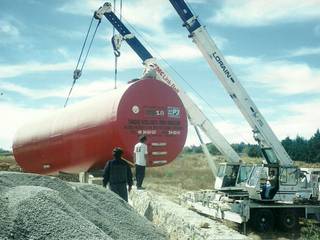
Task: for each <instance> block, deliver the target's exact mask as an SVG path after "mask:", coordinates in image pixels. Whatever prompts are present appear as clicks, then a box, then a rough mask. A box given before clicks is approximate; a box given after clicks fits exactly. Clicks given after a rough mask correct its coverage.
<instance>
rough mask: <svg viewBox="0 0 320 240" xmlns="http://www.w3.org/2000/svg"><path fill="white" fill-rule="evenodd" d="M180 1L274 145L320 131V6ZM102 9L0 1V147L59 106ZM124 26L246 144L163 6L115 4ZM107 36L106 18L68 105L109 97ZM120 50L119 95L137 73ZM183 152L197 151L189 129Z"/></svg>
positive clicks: (161, 0)
mask: <svg viewBox="0 0 320 240" xmlns="http://www.w3.org/2000/svg"><path fill="white" fill-rule="evenodd" d="M187 2H188V3H189V5H190V6H191V8H192V10H193V11H194V13H195V14H196V15H197V16H199V21H200V22H201V24H202V25H205V26H206V28H207V31H208V32H209V34H210V36H211V37H212V38H213V40H214V41H215V43H216V44H217V46H218V47H219V49H220V50H221V51H222V52H223V54H224V56H225V58H226V59H227V62H228V63H229V64H230V65H231V68H232V69H233V72H234V73H235V75H236V76H237V77H238V79H239V80H240V82H241V83H242V84H243V86H244V87H245V88H246V90H247V91H248V93H249V95H250V96H251V97H252V99H253V101H254V102H255V103H256V105H257V106H258V108H259V109H260V111H261V112H262V114H263V115H264V117H265V118H266V120H267V121H268V123H269V124H270V126H271V127H272V129H273V130H274V132H275V134H276V135H277V136H278V138H279V139H284V138H285V137H287V136H289V137H292V138H294V137H296V136H297V135H300V136H302V137H305V138H310V137H311V136H312V135H313V134H314V133H315V132H316V130H317V129H318V128H319V127H320V111H319V108H320V95H319V94H320V61H319V59H320V21H319V20H320V7H319V6H320V0H305V1H301V0H268V1H267V0H219V1H213V0H189V1H187ZM103 3H104V1H99V0H56V1H49V0H1V1H0V9H1V10H0V148H3V149H8V150H10V149H11V145H12V140H13V137H14V134H15V132H16V130H17V128H18V127H19V126H21V125H22V124H23V123H25V122H26V121H30V120H32V119H37V118H39V117H40V116H42V115H46V114H48V113H49V112H51V111H54V110H55V109H59V108H62V107H63V105H64V102H65V100H66V96H67V94H68V91H69V89H70V87H71V84H72V81H73V79H72V76H73V70H74V68H75V66H76V62H77V59H78V56H79V53H80V50H81V47H82V43H83V40H84V38H85V34H86V32H87V29H88V26H89V23H90V20H91V17H92V15H93V12H94V10H96V9H98V8H99V7H100V6H101V5H102V4H103ZM112 3H113V1H112ZM119 5H120V0H117V1H116V12H117V14H119V13H120V7H119ZM122 17H123V21H124V23H125V24H126V25H127V26H130V27H129V29H130V30H131V31H132V32H133V33H134V34H135V35H136V36H137V37H138V38H139V39H140V40H141V41H142V43H143V44H144V45H145V46H146V48H147V49H148V50H149V51H150V52H151V53H152V55H153V56H155V57H156V58H157V59H158V61H159V63H160V64H161V65H162V66H164V68H165V69H166V71H167V72H168V73H169V74H170V76H171V77H172V78H173V79H174V80H175V81H176V82H177V83H178V84H179V87H180V88H182V89H184V90H185V91H186V92H187V93H188V95H189V96H191V98H192V99H193V100H194V101H195V102H196V103H197V105H198V106H199V107H200V108H201V109H202V110H203V112H204V113H205V114H206V115H207V117H208V118H209V119H210V120H211V121H212V122H213V124H214V125H215V127H216V128H217V129H218V130H219V131H220V132H221V134H222V135H224V136H225V138H226V139H227V140H228V141H229V142H230V143H238V142H245V143H254V140H253V138H252V132H251V128H250V126H249V125H248V123H247V122H246V121H245V119H244V118H243V116H242V115H241V113H240V111H239V110H238V109H237V107H236V106H235V104H234V103H233V102H232V100H231V99H230V97H229V96H228V94H227V92H226V91H225V89H224V88H223V87H222V85H221V83H220V82H219V80H218V79H217V78H216V76H215V74H214V73H213V72H212V71H211V70H210V68H209V66H208V64H207V63H206V62H205V60H204V58H203V57H202V55H201V54H200V52H199V50H198V49H197V47H196V45H195V44H194V43H192V41H191V39H190V38H188V33H187V30H186V29H185V28H183V27H182V22H181V20H180V18H179V16H178V14H177V13H176V12H175V10H174V8H173V7H172V6H171V4H170V2H169V1H168V0H157V1H156V0H123V8H122ZM95 24H96V22H94V26H95ZM129 24H130V25H129ZM111 36H112V26H111V24H110V23H109V22H108V21H107V20H106V19H104V20H103V21H102V22H101V24H100V26H99V29H98V32H97V35H96V37H95V39H94V42H93V45H92V49H91V51H90V54H89V57H88V60H87V63H86V65H85V67H84V70H83V73H82V76H81V78H80V79H78V81H77V84H76V85H75V87H74V90H73V92H72V94H71V98H70V100H69V105H71V104H74V103H76V102H78V101H82V100H83V99H86V98H90V97H93V96H96V95H99V94H101V93H103V92H106V91H111V90H112V89H113V88H114V56H113V51H112V46H111V42H110V39H111ZM120 51H121V56H120V57H119V60H118V82H117V85H118V86H121V85H124V84H126V83H127V82H128V81H129V80H131V79H134V78H137V77H140V76H141V74H142V72H143V66H142V63H141V60H140V59H139V58H138V56H137V55H135V53H134V52H133V51H132V50H131V49H130V48H129V47H128V46H127V45H126V43H125V42H124V43H123V44H122V47H121V50H120ZM177 73H178V74H177ZM186 144H187V145H192V144H195V145H198V144H199V141H198V139H197V138H196V136H195V132H194V130H193V129H192V127H189V133H188V138H187V142H186Z"/></svg>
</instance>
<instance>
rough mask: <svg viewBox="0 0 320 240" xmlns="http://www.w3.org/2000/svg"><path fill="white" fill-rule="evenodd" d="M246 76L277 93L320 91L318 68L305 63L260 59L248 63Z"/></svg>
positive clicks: (319, 71) (319, 72)
mask: <svg viewBox="0 0 320 240" xmlns="http://www.w3.org/2000/svg"><path fill="white" fill-rule="evenodd" d="M246 77H247V79H246V80H249V81H253V82H257V83H262V84H263V85H264V86H263V87H264V88H265V87H269V88H270V90H271V91H272V92H275V93H278V94H302V93H309V94H310V93H320V70H319V69H315V68H312V67H310V66H309V65H307V64H305V63H293V62H289V61H273V62H263V61H262V62H260V63H258V64H255V65H248V69H247V76H246Z"/></svg>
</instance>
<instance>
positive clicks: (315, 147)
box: [184, 129, 320, 163]
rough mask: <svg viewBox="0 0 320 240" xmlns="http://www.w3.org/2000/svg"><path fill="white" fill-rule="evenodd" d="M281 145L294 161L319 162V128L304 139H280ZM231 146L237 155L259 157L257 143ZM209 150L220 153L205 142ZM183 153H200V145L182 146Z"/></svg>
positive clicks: (212, 152) (216, 153)
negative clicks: (308, 137)
mask: <svg viewBox="0 0 320 240" xmlns="http://www.w3.org/2000/svg"><path fill="white" fill-rule="evenodd" d="M281 143H282V145H283V147H284V148H285V149H286V151H287V153H288V154H289V156H290V157H291V158H292V160H294V161H304V162H308V163H319V162H320V131H319V129H318V130H317V131H316V133H315V134H314V135H313V136H312V137H311V138H310V139H305V138H303V137H301V136H297V137H296V138H295V139H291V138H290V137H286V138H285V139H283V140H282V141H281ZM231 146H232V148H233V149H234V150H235V151H236V152H237V153H238V154H239V155H247V156H249V157H261V156H262V153H261V150H260V148H259V146H258V145H256V144H246V143H243V142H241V143H236V144H231ZM207 147H208V149H209V152H210V153H211V154H212V155H220V154H221V153H220V152H219V150H218V149H217V148H216V147H215V146H214V145H213V144H212V143H209V144H207ZM184 152H185V153H202V148H201V146H187V147H185V148H184Z"/></svg>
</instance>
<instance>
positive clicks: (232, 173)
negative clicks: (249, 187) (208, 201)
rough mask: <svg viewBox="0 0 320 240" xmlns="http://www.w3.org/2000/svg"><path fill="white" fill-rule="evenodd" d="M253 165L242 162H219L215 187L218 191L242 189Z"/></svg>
mask: <svg viewBox="0 0 320 240" xmlns="http://www.w3.org/2000/svg"><path fill="white" fill-rule="evenodd" d="M252 167H253V165H249V164H243V163H220V164H219V166H218V172H217V177H216V181H215V189H216V190H220V191H228V190H243V189H244V186H245V183H246V181H247V179H248V177H249V175H250V173H251V170H252Z"/></svg>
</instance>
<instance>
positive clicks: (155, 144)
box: [151, 142, 167, 147]
mask: <svg viewBox="0 0 320 240" xmlns="http://www.w3.org/2000/svg"><path fill="white" fill-rule="evenodd" d="M151 146H153V147H164V146H167V143H166V142H153V143H151Z"/></svg>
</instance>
